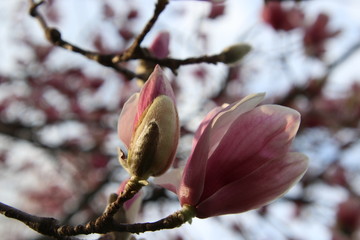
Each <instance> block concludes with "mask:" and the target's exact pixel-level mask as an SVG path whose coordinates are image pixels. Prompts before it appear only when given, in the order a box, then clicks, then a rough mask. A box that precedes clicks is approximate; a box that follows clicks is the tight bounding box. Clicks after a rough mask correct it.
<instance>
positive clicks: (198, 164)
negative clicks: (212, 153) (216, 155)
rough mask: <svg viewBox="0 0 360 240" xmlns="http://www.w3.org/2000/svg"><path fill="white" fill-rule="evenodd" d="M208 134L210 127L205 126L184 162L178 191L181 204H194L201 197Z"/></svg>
mask: <svg viewBox="0 0 360 240" xmlns="http://www.w3.org/2000/svg"><path fill="white" fill-rule="evenodd" d="M209 135H210V128H206V129H205V131H204V132H203V134H202V135H201V136H200V139H199V141H198V144H196V146H195V148H194V149H193V151H192V152H191V155H190V157H189V160H188V162H187V163H186V166H185V169H184V173H183V176H182V181H181V184H180V188H179V191H178V197H179V200H180V203H181V205H184V204H189V205H192V206H195V205H196V204H197V202H198V201H199V199H200V197H201V194H202V192H203V188H204V180H205V169H206V162H207V159H208V158H207V155H208V152H209V141H208V139H209Z"/></svg>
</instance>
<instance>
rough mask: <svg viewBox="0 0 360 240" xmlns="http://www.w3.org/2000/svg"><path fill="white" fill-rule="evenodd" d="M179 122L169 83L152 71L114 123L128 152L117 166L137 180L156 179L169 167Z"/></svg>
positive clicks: (176, 139)
mask: <svg viewBox="0 0 360 240" xmlns="http://www.w3.org/2000/svg"><path fill="white" fill-rule="evenodd" d="M179 131H180V130H179V118H178V114H177V110H176V105H175V96H174V93H173V90H172V88H171V86H170V83H169V82H168V80H167V79H166V77H165V75H164V73H163V71H162V70H161V68H160V67H159V66H156V67H155V70H154V72H153V73H152V74H151V75H150V77H149V79H148V80H147V81H146V83H145V85H144V86H143V87H142V89H141V91H140V93H135V94H134V95H132V96H131V97H130V98H129V100H128V101H127V102H126V103H125V105H124V107H123V110H122V112H121V114H120V117H119V121H118V135H119V138H120V139H121V140H122V142H123V143H124V144H125V145H126V147H127V148H128V157H127V158H126V159H125V158H123V157H121V156H120V158H119V160H120V163H121V164H122V165H123V167H124V168H125V169H127V171H128V172H129V173H130V174H131V175H132V176H136V177H139V178H141V179H147V178H148V177H149V176H158V175H161V174H162V173H164V172H165V171H166V170H167V169H168V168H169V166H170V165H171V163H172V161H173V158H174V156H175V153H176V148H177V144H178V139H179Z"/></svg>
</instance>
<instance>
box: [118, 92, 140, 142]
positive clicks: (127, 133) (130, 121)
mask: <svg viewBox="0 0 360 240" xmlns="http://www.w3.org/2000/svg"><path fill="white" fill-rule="evenodd" d="M138 101H139V93H135V94H133V95H132V96H131V97H130V98H129V99H128V100H127V101H126V103H125V104H124V106H123V109H122V110H121V114H120V116H119V120H118V136H119V138H120V140H121V141H122V142H123V143H124V144H125V145H126V146H127V148H129V146H130V141H131V136H132V134H133V129H134V121H135V116H136V112H137V105H138Z"/></svg>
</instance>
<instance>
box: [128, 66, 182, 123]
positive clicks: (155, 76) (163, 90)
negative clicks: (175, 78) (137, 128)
mask: <svg viewBox="0 0 360 240" xmlns="http://www.w3.org/2000/svg"><path fill="white" fill-rule="evenodd" d="M160 95H166V96H168V97H170V98H171V99H172V100H173V102H174V103H175V95H174V92H173V90H172V88H171V85H170V83H169V81H168V80H167V78H166V77H165V74H164V72H163V71H162V70H161V68H160V66H159V65H156V67H155V69H154V71H153V73H152V74H151V75H150V77H149V79H148V80H147V81H146V83H145V84H144V86H143V87H142V89H141V91H140V96H139V104H138V109H137V114H136V117H135V122H138V120H139V119H140V117H141V115H142V114H143V112H144V111H145V110H146V109H147V107H148V106H150V105H151V103H152V102H153V101H154V99H155V98H156V97H158V96H160Z"/></svg>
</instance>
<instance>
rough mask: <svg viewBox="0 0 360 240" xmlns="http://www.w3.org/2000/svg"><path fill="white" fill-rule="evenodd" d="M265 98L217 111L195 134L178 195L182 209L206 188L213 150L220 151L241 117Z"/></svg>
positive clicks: (252, 98)
mask: <svg viewBox="0 0 360 240" xmlns="http://www.w3.org/2000/svg"><path fill="white" fill-rule="evenodd" d="M263 97H264V94H256V95H249V96H248V97H245V98H244V99H242V100H241V101H239V102H236V103H234V104H232V105H229V106H228V107H226V108H224V109H223V110H222V111H220V112H219V110H220V109H219V108H216V109H214V110H213V111H211V112H210V113H209V114H208V115H207V116H206V117H205V119H204V121H203V122H202V123H201V125H200V127H199V129H198V130H197V132H196V134H195V135H196V136H197V137H198V140H197V141H196V140H194V145H193V149H192V153H191V155H190V157H189V160H188V162H187V164H186V166H185V169H184V175H183V180H182V183H181V186H180V189H179V193H178V195H179V199H180V203H181V204H182V205H183V204H190V205H194V204H196V203H197V201H198V200H199V199H200V197H201V194H202V191H203V187H204V180H205V169H206V165H207V160H208V155H209V154H210V150H211V149H214V148H215V147H216V145H217V144H218V142H219V141H220V140H221V138H222V136H223V135H224V134H225V131H226V130H227V128H228V127H229V126H230V124H231V122H232V121H234V120H235V118H236V117H237V116H239V115H241V114H243V113H245V112H247V111H250V110H251V109H253V108H254V107H255V106H256V105H257V104H259V102H260V101H261V100H262V99H263ZM227 125H229V126H227ZM223 131H224V132H223ZM199 136H200V137H199ZM217 138H219V139H217ZM210 147H211V148H210ZM212 151H213V150H212Z"/></svg>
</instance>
